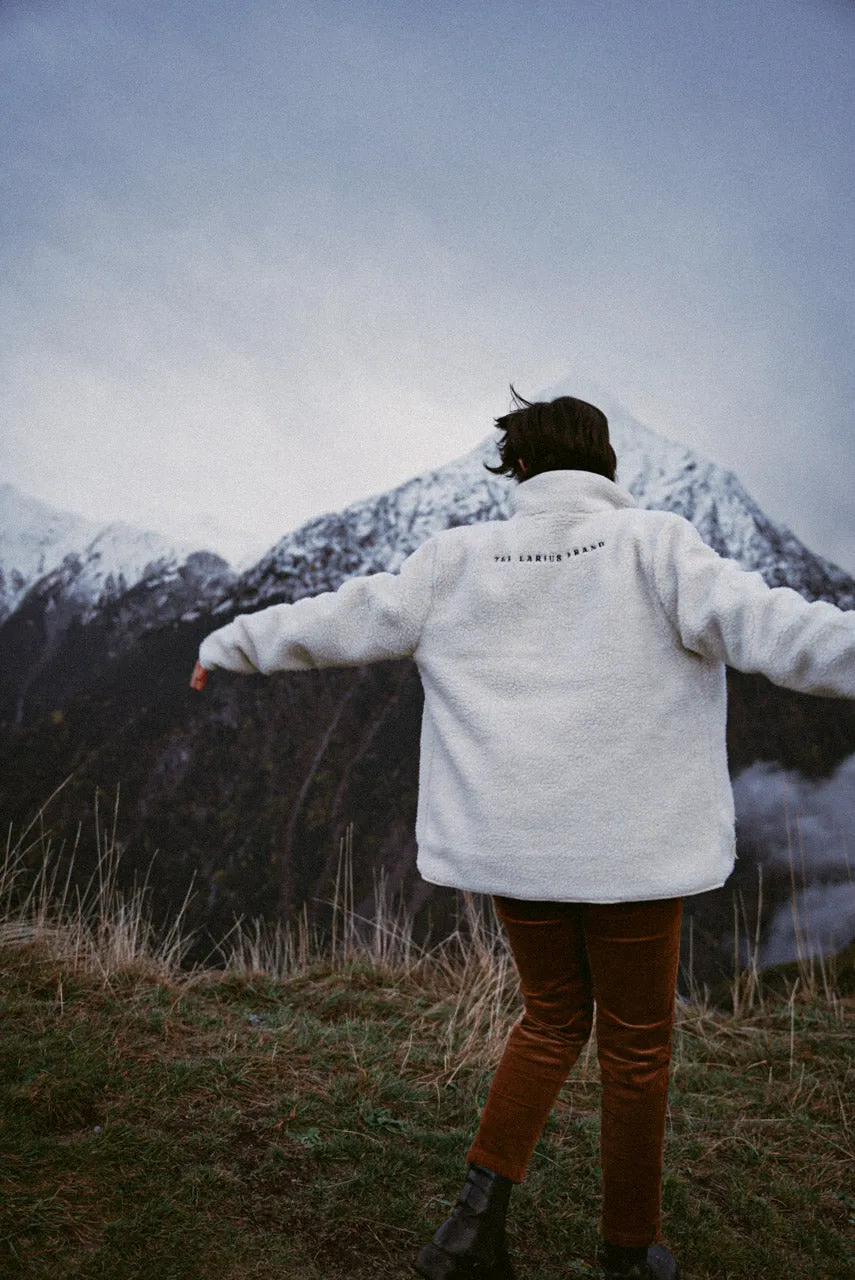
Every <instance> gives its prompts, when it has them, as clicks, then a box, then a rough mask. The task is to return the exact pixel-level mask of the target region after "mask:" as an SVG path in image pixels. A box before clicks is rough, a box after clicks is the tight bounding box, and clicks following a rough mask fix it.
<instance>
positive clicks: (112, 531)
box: [0, 484, 199, 623]
mask: <svg viewBox="0 0 855 1280" xmlns="http://www.w3.org/2000/svg"><path fill="white" fill-rule="evenodd" d="M198 550H199V544H198V543H195V544H194V543H191V542H189V541H188V542H182V541H180V540H176V539H170V538H165V537H163V536H162V535H161V534H158V533H153V532H151V531H150V530H147V529H140V528H137V527H136V526H134V525H130V524H125V523H123V522H115V523H112V524H108V525H107V526H106V527H105V526H101V525H99V524H97V523H95V522H94V521H92V520H88V519H86V518H85V517H83V516H79V515H75V514H73V513H71V512H67V511H60V510H58V509H57V508H55V507H51V506H49V505H48V504H47V503H44V502H40V501H39V500H38V499H36V498H31V497H29V496H28V495H26V494H23V493H21V491H20V490H19V489H17V488H16V487H15V486H14V485H11V484H2V485H0V623H2V621H3V620H4V619H5V618H7V617H8V616H9V615H10V614H11V613H13V612H14V610H15V609H16V608H17V607H18V605H19V604H20V603H21V602H22V600H23V599H24V597H25V596H26V594H27V592H28V591H29V590H30V589H31V588H32V587H33V586H35V585H36V584H37V583H40V582H42V581H43V580H50V581H51V583H52V584H53V585H54V586H56V585H57V584H59V585H61V587H62V589H63V590H64V592H65V594H66V596H67V598H68V600H69V602H71V603H73V604H74V605H75V606H77V608H78V613H79V616H81V617H82V620H83V621H86V620H88V618H89V617H91V616H92V614H93V613H94V612H96V611H97V609H99V608H100V607H102V606H103V605H105V604H107V603H108V602H109V601H111V600H115V599H117V598H118V597H119V596H121V595H123V594H124V593H125V592H126V591H128V590H129V589H130V588H131V587H133V586H135V585H136V584H137V583H138V582H140V581H141V580H142V579H143V577H145V576H146V574H148V573H149V572H151V571H153V570H155V569H160V570H161V571H165V572H168V571H169V570H173V571H174V570H176V569H177V566H178V565H180V564H183V563H184V562H185V561H186V560H187V559H188V557H189V556H191V555H193V554H194V553H197V552H198ZM80 610H82V613H80Z"/></svg>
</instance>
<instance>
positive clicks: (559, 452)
mask: <svg viewBox="0 0 855 1280" xmlns="http://www.w3.org/2000/svg"><path fill="white" fill-rule="evenodd" d="M511 395H512V396H513V398H514V403H515V405H516V408H515V409H513V410H512V411H511V412H510V413H506V414H505V416H504V417H502V418H496V419H495V422H496V426H497V427H498V428H499V430H500V431H504V433H505V438H504V439H503V440H502V441H501V442H500V444H499V457H500V458H501V464H500V465H499V466H498V467H490V466H487V463H486V462H485V463H484V466H485V467H487V470H488V471H492V473H493V474H494V475H509V476H514V477H515V478H516V479H517V480H518V481H519V482H520V483H522V482H523V481H524V480H530V479H531V477H532V476H536V475H538V474H539V473H540V472H541V471H567V470H572V471H593V472H595V473H596V474H597V475H599V476H605V478H606V479H607V480H614V478H615V473H616V472H617V458H616V456H615V451H614V449H613V448H612V446H611V444H610V443H609V420H608V418H607V417H606V415H605V414H604V413H603V411H602V410H601V409H597V408H596V407H595V406H594V405H592V404H588V402H587V401H586V400H577V399H576V398H575V396H559V397H558V399H557V400H548V401H547V400H538V401H535V402H534V403H532V402H531V401H530V400H524V399H523V398H522V396H520V395H517V393H516V391H515V390H514V387H513V384H511ZM519 458H522V460H523V462H524V463H525V469H523V468H522V467H520V464H519V462H518V459H519Z"/></svg>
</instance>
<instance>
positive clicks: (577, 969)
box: [466, 896, 594, 1182]
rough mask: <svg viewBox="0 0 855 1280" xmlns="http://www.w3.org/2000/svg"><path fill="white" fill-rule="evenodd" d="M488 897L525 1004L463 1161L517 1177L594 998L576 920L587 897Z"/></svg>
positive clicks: (583, 1039) (581, 1039)
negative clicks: (501, 927)
mask: <svg viewBox="0 0 855 1280" xmlns="http://www.w3.org/2000/svg"><path fill="white" fill-rule="evenodd" d="M493 901H494V903H495V906H496V911H497V913H498V915H499V917H500V919H501V920H502V923H503V925H504V927H505V930H506V932H507V935H508V940H509V942H510V946H511V950H512V952H513V956H514V961H515V963H516V967H517V971H518V973H519V979H520V989H521V991H522V994H523V998H524V1000H525V1009H524V1011H523V1013H522V1015H521V1017H520V1018H519V1019H518V1020H517V1022H516V1023H515V1024H514V1026H513V1028H512V1029H511V1033H510V1035H509V1037H508V1041H507V1044H506V1045H505V1050H504V1053H503V1055H502V1059H501V1061H500V1063H499V1066H498V1068H497V1069H496V1073H495V1075H494V1077H493V1081H492V1084H491V1086H490V1091H489V1093H488V1095H487V1101H486V1103H485V1105H484V1110H483V1112H482V1115H481V1121H480V1124H479V1127H478V1132H477V1134H476V1136H475V1139H474V1141H473V1143H472V1145H471V1146H470V1148H469V1150H468V1151H467V1153H466V1160H467V1161H469V1162H470V1163H471V1164H480V1165H484V1166H485V1167H486V1168H488V1169H492V1170H493V1171H494V1172H495V1173H501V1174H503V1175H504V1176H505V1177H506V1178H511V1179H512V1180H513V1181H514V1182H522V1180H523V1177H524V1175H525V1169H526V1166H527V1164H528V1162H529V1159H530V1158H531V1154H532V1152H533V1150H534V1148H535V1145H536V1143H537V1140H538V1137H539V1136H540V1132H541V1130H542V1128H543V1126H544V1124H545V1123H546V1119H547V1117H548V1116H549V1113H550V1111H551V1110H552V1107H553V1105H554V1103H555V1099H556V1097H557V1096H558V1092H559V1090H560V1088H561V1086H562V1084H563V1083H564V1081H565V1079H566V1078H567V1074H568V1072H569V1071H570V1068H571V1067H572V1066H573V1064H574V1062H575V1061H576V1059H577V1058H578V1056H579V1054H580V1053H581V1051H582V1049H583V1048H584V1047H585V1045H586V1044H587V1041H588V1038H589V1036H590V1034H591V1028H592V1025H593V1013H594V1000H593V991H592V985H591V971H590V967H589V964H588V957H587V954H586V949H585V938H584V931H583V923H582V913H583V908H584V907H585V906H587V905H589V904H586V903H575V902H530V901H520V900H516V899H513V898H502V897H498V896H497V897H494V899H493Z"/></svg>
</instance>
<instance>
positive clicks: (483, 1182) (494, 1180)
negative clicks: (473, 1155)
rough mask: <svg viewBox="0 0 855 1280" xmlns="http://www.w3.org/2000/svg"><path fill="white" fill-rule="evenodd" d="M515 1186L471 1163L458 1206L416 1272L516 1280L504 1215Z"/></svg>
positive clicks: (438, 1278) (431, 1278)
mask: <svg viewBox="0 0 855 1280" xmlns="http://www.w3.org/2000/svg"><path fill="white" fill-rule="evenodd" d="M513 1186H514V1184H513V1182H512V1181H511V1179H510V1178H505V1177H504V1176H503V1175H502V1174H500V1173H493V1171H492V1170H491V1169H485V1168H484V1167H483V1166H482V1165H478V1164H470V1166H469V1175H468V1177H467V1179H466V1181H465V1183H464V1184H463V1189H462V1191H461V1192H460V1195H459V1196H458V1197H457V1203H456V1204H455V1206H454V1208H453V1209H452V1211H451V1217H450V1218H447V1219H446V1221H445V1222H444V1223H443V1224H442V1226H441V1227H440V1228H439V1230H438V1231H437V1232H436V1234H435V1235H434V1237H433V1239H432V1240H431V1242H430V1244H426V1245H425V1246H424V1248H423V1249H421V1250H420V1252H419V1255H418V1257H417V1258H416V1260H415V1262H414V1263H413V1268H414V1270H415V1271H416V1272H417V1273H418V1274H419V1275H420V1276H425V1277H426V1280H516V1272H515V1271H514V1269H513V1266H512V1265H511V1260H510V1258H509V1257H508V1251H507V1246H506V1244H505V1211H506V1210H507V1207H508V1199H509V1198H510V1194H511V1190H512V1188H513Z"/></svg>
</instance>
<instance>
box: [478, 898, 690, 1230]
mask: <svg viewBox="0 0 855 1280" xmlns="http://www.w3.org/2000/svg"><path fill="white" fill-rule="evenodd" d="M493 901H494V903H495V905H496V911H497V913H498V915H499V918H500V919H501V921H502V923H503V925H504V927H505V930H506V932H507V935H508V940H509V942H510V945H511V950H512V952H513V955H514V960H515V962H516V966H517V971H518V973H519V979H520V989H521V992H522V995H523V999H524V1002H525V1009H524V1012H523V1013H522V1015H521V1017H520V1018H519V1019H518V1021H517V1022H516V1023H515V1024H514V1026H513V1028H512V1029H511V1033H510V1035H509V1037H508V1042H507V1044H506V1046H505V1051H504V1054H503V1056H502V1060H501V1062H500V1063H499V1066H498V1068H497V1070H496V1074H495V1075H494V1077H493V1081H492V1084H491V1086H490V1091H489V1093H488V1095H487V1101H486V1103H485V1105H484V1110H483V1113H482V1116H481V1122H480V1125H479V1128H478V1133H477V1134H476V1136H475V1139H474V1141H473V1143H472V1145H471V1147H470V1148H469V1150H468V1152H467V1153H466V1160H467V1161H468V1162H469V1163H471V1164H479V1165H484V1166H485V1167H486V1168H488V1169H492V1170H493V1171H494V1172H495V1173H501V1174H504V1176H505V1177H506V1178H511V1179H512V1180H513V1181H514V1182H522V1180H523V1177H524V1175H525V1169H526V1166H527V1164H528V1161H529V1159H530V1158H531V1154H532V1152H533V1150H534V1147H535V1144H536V1143H537V1140H538V1137H539V1136H540V1132H541V1129H542V1128H543V1126H544V1124H545V1123H546V1119H547V1117H548V1115H549V1113H550V1111H551V1110H552V1107H553V1104H554V1103H555V1099H556V1097H557V1096H558V1091H559V1090H560V1088H561V1086H562V1084H563V1083H564V1080H565V1079H566V1077H567V1074H568V1072H569V1071H570V1068H571V1067H572V1066H573V1064H574V1062H575V1061H576V1059H577V1058H578V1056H579V1054H580V1053H581V1051H582V1049H583V1048H584V1047H585V1045H586V1043H587V1041H588V1037H589V1036H590V1034H591V1029H592V1026H593V1018H594V1001H595V1000H596V1005H597V1058H598V1061H599V1064H600V1075H601V1081H602V1096H601V1107H600V1166H601V1170H602V1187H603V1204H602V1213H603V1217H602V1233H603V1238H604V1239H605V1240H606V1241H608V1242H609V1243H610V1244H616V1245H630V1246H631V1245H636V1246H640V1245H650V1244H655V1243H657V1241H658V1240H659V1238H660V1232H661V1214H662V1162H663V1155H664V1145H665V1119H666V1114H667V1106H668V1080H669V1070H670V1063H671V1043H672V1034H673V1029H674V1004H675V998H676V983H677V966H678V961H679V956H680V928H681V924H682V915H683V899H682V898H681V897H680V898H662V899H657V900H655V901H650V902H615V903H601V902H534V901H522V900H519V899H515V898H504V897H498V896H495V897H494V898H493Z"/></svg>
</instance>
